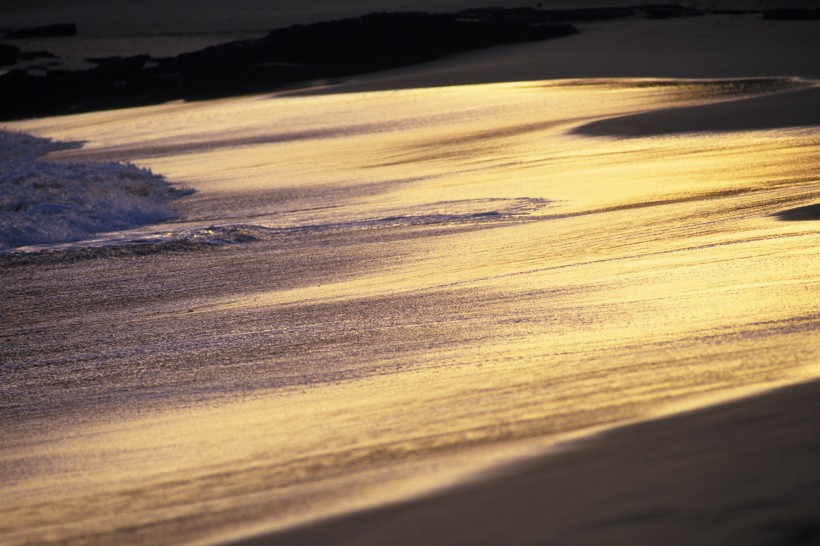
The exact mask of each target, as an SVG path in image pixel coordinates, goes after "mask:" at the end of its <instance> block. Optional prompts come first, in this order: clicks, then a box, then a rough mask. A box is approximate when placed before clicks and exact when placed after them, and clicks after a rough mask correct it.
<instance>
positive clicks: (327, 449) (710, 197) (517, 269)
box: [0, 80, 820, 544]
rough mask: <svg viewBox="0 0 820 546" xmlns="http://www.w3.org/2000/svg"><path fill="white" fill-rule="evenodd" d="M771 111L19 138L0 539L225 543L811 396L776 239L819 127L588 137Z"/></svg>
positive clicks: (389, 98)
mask: <svg viewBox="0 0 820 546" xmlns="http://www.w3.org/2000/svg"><path fill="white" fill-rule="evenodd" d="M790 85H793V86H795V87H799V86H800V85H802V84H800V83H799V82H791V83H789V82H784V81H783V80H773V81H771V82H768V83H766V82H760V81H758V82H757V83H755V84H754V85H750V84H749V83H748V82H737V81H728V82H714V81H709V82H697V81H657V80H572V81H553V82H527V83H505V84H491V85H480V86H461V87H450V88H437V89H414V90H403V91H388V92H371V93H355V94H338V95H319V96H293V95H286V96H253V97H243V98H234V99H224V100H218V101H208V102H198V103H170V104H165V105H160V106H152V107H145V108H135V109H130V110H121V111H109V112H99V113H89V114H81V115H76V116H67V117H63V118H50V119H42V120H32V121H25V122H18V123H14V124H8V125H7V126H6V129H8V130H13V131H18V132H19V131H22V132H25V133H27V134H30V135H34V136H35V137H36V138H38V139H46V138H48V139H52V140H50V141H45V140H36V139H34V138H30V139H29V140H21V139H26V138H29V137H22V136H20V135H19V134H12V135H5V136H4V137H3V139H2V140H0V143H2V144H3V146H4V148H3V149H4V152H3V153H4V154H5V155H4V156H3V157H4V159H3V160H4V161H11V162H12V163H13V165H15V167H14V168H15V169H17V171H15V172H20V173H22V174H20V175H19V176H17V175H15V176H17V177H16V178H15V180H19V187H15V188H12V189H10V188H11V186H10V185H9V184H6V183H4V186H3V195H4V198H5V196H9V195H12V193H13V198H9V199H8V202H11V201H12V200H15V203H23V202H24V203H25V204H24V205H21V206H19V207H18V206H16V205H15V206H9V207H6V208H4V212H3V214H4V216H3V219H4V220H3V221H4V222H5V223H4V225H6V226H8V225H20V223H21V222H23V225H26V226H28V228H27V230H26V232H27V233H35V234H37V235H36V237H39V238H37V239H25V238H22V237H21V236H19V235H17V234H16V232H12V231H9V228H4V230H5V231H4V234H9V233H10V235H4V237H5V239H4V244H5V245H6V246H7V247H8V248H6V249H5V250H4V251H3V253H2V255H0V268H2V287H1V288H0V290H2V294H0V296H2V301H3V305H2V327H0V328H2V329H1V330H0V336H2V340H3V343H2V346H1V347H0V362H1V363H2V364H1V365H2V374H3V375H2V377H3V381H2V384H0V422H1V423H2V428H3V440H2V444H0V475H2V487H0V537H2V540H3V542H7V543H12V544H14V543H25V542H32V541H33V542H38V543H47V542H49V541H60V542H68V543H82V544H91V543H100V544H105V543H111V542H113V541H119V542H122V541H127V542H132V543H145V544H150V543H156V542H157V541H168V540H169V537H172V538H173V540H172V541H173V542H178V543H185V542H213V541H214V540H217V539H220V538H232V537H238V536H244V535H247V534H248V533H251V532H254V531H264V530H270V529H275V528H280V527H282V526H285V525H289V524H294V523H298V522H303V521H307V520H310V519H312V518H317V517H323V516H327V515H330V514H334V513H341V512H344V511H347V510H351V509H355V508H361V507H364V506H370V505H373V504H375V503H379V502H385V501H389V500H395V499H399V498H406V497H407V496H408V495H412V494H417V493H419V492H423V491H427V490H429V489H430V488H432V487H437V486H442V485H444V484H447V483H452V482H454V481H457V480H459V479H463V478H464V477H465V475H466V474H468V473H470V472H474V471H477V470H479V469H482V468H486V467H487V465H489V464H491V463H496V462H498V461H500V460H505V459H507V458H512V457H515V456H518V455H521V454H522V453H524V452H531V450H532V449H541V448H544V447H545V446H549V445H551V443H554V441H555V440H556V439H557V438H560V437H563V435H567V434H569V435H572V434H577V433H579V432H583V431H588V430H593V429H596V430H597V429H600V428H605V427H607V426H612V425H614V424H618V423H624V422H628V421H631V420H638V419H645V418H647V417H650V416H653V415H657V414H659V413H663V412H664V411H669V408H675V409H679V408H680V407H682V406H683V407H687V406H692V405H696V404H699V403H702V400H704V397H708V398H709V399H710V400H713V399H722V398H726V397H729V396H734V395H737V394H738V393H745V392H750V391H753V390H756V389H761V388H765V387H766V386H770V385H773V384H782V383H789V382H795V381H799V380H802V379H807V378H812V377H817V376H818V375H820V368H818V365H817V363H818V357H819V356H820V355H818V349H817V343H816V340H817V328H818V316H817V306H816V302H817V301H818V292H819V291H820V275H818V272H819V271H820V261H818V259H817V252H816V248H817V241H818V239H817V227H816V222H813V221H784V220H783V219H782V218H783V216H782V215H780V216H779V215H778V214H779V213H782V212H783V211H788V210H792V209H794V208H797V207H801V206H805V205H809V204H812V203H814V202H816V200H817V195H818V191H820V185H819V184H820V182H818V179H817V172H818V159H817V158H818V157H820V154H818V151H820V135H818V132H817V129H816V128H813V127H793V128H787V129H775V130H766V131H747V132H725V131H724V132H714V131H713V132H704V133H697V134H691V133H688V134H668V135H663V134H661V135H656V136H652V137H640V136H628V135H626V134H624V135H612V136H600V137H589V136H583V135H582V134H581V132H579V130H578V129H579V128H580V127H583V126H584V125H585V124H588V123H592V122H594V121H597V120H600V119H604V118H611V117H615V116H623V115H628V114H632V113H636V112H646V111H651V110H657V109H668V108H674V107H684V106H689V105H694V104H702V103H707V102H715V101H722V100H733V99H737V98H743V97H747V96H751V95H756V94H761V93H768V92H775V91H777V92H781V91H783V90H784V89H785V88H788V87H789V86H790ZM77 142H82V143H83V144H82V146H77V145H71V144H61V143H77ZM21 143H23V144H21ZM58 148H61V149H58ZM9 150H11V151H9ZM45 152H50V153H48V155H47V157H45V158H44V157H43V153H45ZM6 172H10V171H6ZM4 176H9V175H8V174H4ZM38 180H39V181H40V182H38ZM68 180H74V181H75V182H76V184H77V186H76V189H72V190H71V191H68V190H67V189H65V188H67V187H68V186H66V185H62V186H60V187H55V186H56V185H60V184H67V183H68V182H66V181H68ZM75 182H71V183H72V184H73V183H75ZM72 187H74V186H72ZM45 188H52V189H53V190H54V192H53V193H52V194H49V196H48V197H47V198H45V197H42V196H41V193H38V192H42V191H45ZM129 188H130V189H129ZM134 188H137V190H136V191H134ZM139 188H145V189H144V190H142V189H139ZM189 190H190V191H189ZM191 191H192V193H191ZM4 203H5V201H4ZM44 204H47V206H43V205H44ZM4 206H5V205H4ZM7 209H9V210H7ZM129 211H136V212H134V213H131V212H129ZM11 215H17V216H14V217H13V218H14V219H12V220H8V218H12V216H11ZM91 217H93V218H94V222H92V223H91V224H89V222H90V220H88V218H91ZM78 225H79V226H81V227H80V228H77V227H76V226H78ZM89 225H90V227H88V226H89ZM54 226H57V227H54ZM69 226H74V227H69ZM55 234H56V235H55ZM42 237H46V239H42ZM58 240H61V241H62V242H58ZM34 243H38V244H37V245H34V246H31V245H32V244H34ZM43 243H48V244H43ZM12 247H13V248H12Z"/></svg>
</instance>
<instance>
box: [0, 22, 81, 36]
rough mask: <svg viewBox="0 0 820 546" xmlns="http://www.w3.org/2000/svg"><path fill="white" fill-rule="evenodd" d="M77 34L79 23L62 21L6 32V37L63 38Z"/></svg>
mask: <svg viewBox="0 0 820 546" xmlns="http://www.w3.org/2000/svg"><path fill="white" fill-rule="evenodd" d="M76 35H77V25H75V24H74V23H60V24H56V25H45V26H42V27H32V28H24V29H21V30H16V31H14V32H10V33H8V34H6V35H5V36H4V38H5V39H6V40H22V39H26V38H61V37H64V36H76Z"/></svg>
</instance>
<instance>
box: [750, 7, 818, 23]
mask: <svg viewBox="0 0 820 546" xmlns="http://www.w3.org/2000/svg"><path fill="white" fill-rule="evenodd" d="M763 18H764V19H770V20H773V21H818V20H820V8H818V9H808V8H799V9H770V10H766V11H764V12H763Z"/></svg>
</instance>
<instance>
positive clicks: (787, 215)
mask: <svg viewBox="0 0 820 546" xmlns="http://www.w3.org/2000/svg"><path fill="white" fill-rule="evenodd" d="M774 216H776V217H777V218H778V219H779V220H784V221H790V222H798V221H805V220H820V203H815V204H813V205H806V206H804V207H796V208H793V209H788V210H782V211H780V212H778V213H776V214H774Z"/></svg>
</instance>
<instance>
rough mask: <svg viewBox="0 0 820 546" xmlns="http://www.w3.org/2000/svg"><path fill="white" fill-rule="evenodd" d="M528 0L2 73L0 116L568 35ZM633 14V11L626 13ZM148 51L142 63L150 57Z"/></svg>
mask: <svg viewBox="0 0 820 546" xmlns="http://www.w3.org/2000/svg"><path fill="white" fill-rule="evenodd" d="M549 13H550V12H542V11H537V10H531V9H516V10H483V11H482V10H474V11H472V12H462V13H456V14H427V13H390V14H388V13H376V14H370V15H365V16H363V17H358V18H355V19H345V20H340V21H331V22H325V23H316V24H311V25H295V26H292V27H288V28H284V29H279V30H274V31H272V32H271V33H270V34H268V35H267V36H266V37H264V38H261V39H258V40H246V41H237V42H231V43H227V44H222V45H218V46H213V47H208V48H206V49H203V50H201V51H196V52H193V53H185V54H182V55H178V56H176V57H172V58H166V59H157V60H152V59H150V57H149V56H148V55H138V56H135V57H128V58H119V57H117V58H108V59H96V60H95V62H97V63H98V66H97V67H95V68H94V69H92V70H88V71H84V72H69V71H53V72H48V73H47V74H46V75H45V76H36V75H32V74H27V73H23V72H20V71H12V72H9V73H8V74H5V75H4V76H0V96H2V97H4V100H3V101H0V119H3V120H8V119H22V118H26V117H31V116H42V115H55V114H66V113H73V112H82V111H90V110H100V109H106V108H115V107H124V106H137V105H145V104H157V103H161V102H165V101H168V100H174V99H186V100H197V99H208V98H217V97H226V96H231V95H238V94H249V93H261V92H267V91H272V90H275V89H281V88H285V87H288V86H292V85H293V84H294V83H296V82H304V81H310V80H319V79H322V80H326V79H333V78H339V77H343V76H349V75H352V74H361V73H365V72H375V71H378V70H385V69H388V68H395V67H399V66H406V65H410V64H415V63H420V62H425V61H430V60H433V59H437V58H439V57H442V56H445V55H450V54H453V53H459V52H464V51H468V50H473V49H478V48H484V47H491V46H495V45H501V44H508V43H515V42H528V41H539V40H547V39H550V38H558V37H561V36H568V35H570V34H575V33H576V32H577V31H576V29H575V28H574V27H572V26H570V25H567V24H562V23H555V22H554V21H553V20H552V19H551V18H550V17H551V16H550V15H549ZM630 13H631V12H630ZM149 60H152V62H151V63H150V64H148V61H149Z"/></svg>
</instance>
